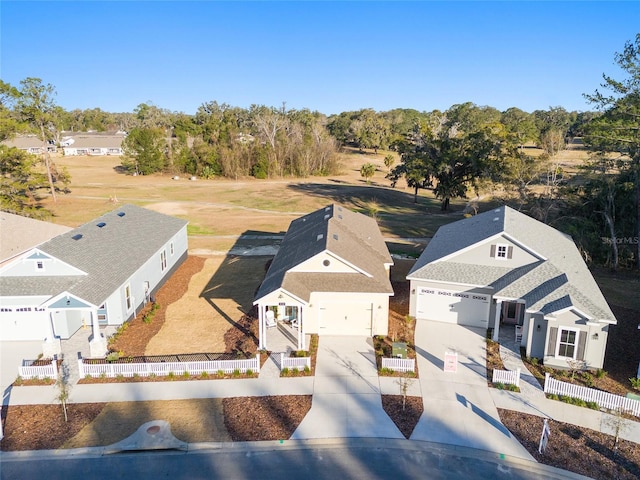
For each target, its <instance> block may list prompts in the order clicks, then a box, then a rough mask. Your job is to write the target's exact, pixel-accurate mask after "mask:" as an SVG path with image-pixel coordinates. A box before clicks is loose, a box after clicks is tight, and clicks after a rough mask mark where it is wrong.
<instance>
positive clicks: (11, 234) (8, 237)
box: [0, 212, 72, 267]
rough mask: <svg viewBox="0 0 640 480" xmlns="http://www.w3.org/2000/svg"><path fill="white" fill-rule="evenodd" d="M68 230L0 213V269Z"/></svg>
mask: <svg viewBox="0 0 640 480" xmlns="http://www.w3.org/2000/svg"><path fill="white" fill-rule="evenodd" d="M70 230H72V228H71V227H67V226H64V225H57V224H55V223H51V222H43V221H42V220H36V219H34V218H28V217H23V216H21V215H15V214H13V213H8V212H0V267H2V266H3V265H4V264H5V263H7V262H8V261H10V260H11V259H12V258H13V257H16V256H18V255H20V254H21V253H23V252H26V251H27V250H29V249H30V248H32V247H35V246H36V245H39V244H41V243H43V242H46V241H47V240H51V239H52V238H53V237H56V236H58V235H60V234H63V233H66V232H68V231H70Z"/></svg>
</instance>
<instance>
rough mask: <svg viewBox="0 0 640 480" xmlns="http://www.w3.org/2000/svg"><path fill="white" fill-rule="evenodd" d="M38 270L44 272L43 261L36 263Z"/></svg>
mask: <svg viewBox="0 0 640 480" xmlns="http://www.w3.org/2000/svg"><path fill="white" fill-rule="evenodd" d="M36 269H37V270H44V262H43V261H42V260H38V261H37V262H36Z"/></svg>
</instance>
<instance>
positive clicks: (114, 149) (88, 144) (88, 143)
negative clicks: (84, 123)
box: [60, 133, 126, 155]
mask: <svg viewBox="0 0 640 480" xmlns="http://www.w3.org/2000/svg"><path fill="white" fill-rule="evenodd" d="M125 138H126V134H124V133H115V134H107V133H75V134H73V135H70V136H65V137H63V138H62V140H61V141H60V146H61V147H62V151H63V152H64V154H65V155H122V142H123V140H124V139H125Z"/></svg>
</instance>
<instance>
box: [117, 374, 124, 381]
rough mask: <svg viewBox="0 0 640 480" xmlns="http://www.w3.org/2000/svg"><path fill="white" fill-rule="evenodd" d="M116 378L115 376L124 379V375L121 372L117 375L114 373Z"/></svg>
mask: <svg viewBox="0 0 640 480" xmlns="http://www.w3.org/2000/svg"><path fill="white" fill-rule="evenodd" d="M116 378H117V379H118V380H120V381H122V380H124V375H123V374H121V373H119V374H117V375H116Z"/></svg>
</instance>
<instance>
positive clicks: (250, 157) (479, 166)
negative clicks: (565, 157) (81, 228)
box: [0, 35, 640, 269]
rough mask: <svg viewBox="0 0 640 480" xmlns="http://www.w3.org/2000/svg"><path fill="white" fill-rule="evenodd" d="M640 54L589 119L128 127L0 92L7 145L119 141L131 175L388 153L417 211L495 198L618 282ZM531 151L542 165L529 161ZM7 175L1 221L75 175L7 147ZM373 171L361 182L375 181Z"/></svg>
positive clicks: (282, 172)
mask: <svg viewBox="0 0 640 480" xmlns="http://www.w3.org/2000/svg"><path fill="white" fill-rule="evenodd" d="M639 50H640V35H638V36H636V38H635V40H634V41H630V42H627V44H626V45H625V48H624V50H623V52H621V53H617V54H615V57H614V58H615V60H616V63H617V64H618V66H619V67H620V69H621V70H622V72H624V74H625V77H624V78H622V79H613V78H611V77H609V76H607V75H604V76H603V79H604V81H603V84H602V86H601V90H596V91H595V92H594V93H593V94H585V97H586V98H587V99H588V100H589V101H590V102H591V104H592V105H593V106H594V111H588V112H569V111H567V110H565V109H564V108H562V107H550V108H549V109H548V110H536V111H534V112H532V113H528V112H525V111H523V110H520V109H518V108H515V107H514V108H510V109H508V110H505V111H499V110H497V109H495V108H493V107H489V106H478V105H475V104H473V103H462V104H458V105H453V106H452V107H450V108H449V109H447V110H445V111H439V110H434V111H431V112H420V111H418V110H414V109H393V110H390V111H386V112H376V111H375V110H372V109H361V110H358V111H351V112H343V113H340V114H338V115H331V116H326V115H324V114H322V113H319V112H315V111H310V110H306V109H302V110H295V109H287V108H286V105H285V104H283V105H282V106H281V107H279V108H276V107H267V106H264V105H252V106H251V107H249V108H240V107H233V106H230V105H227V104H218V103H217V102H216V101H211V102H207V103H203V104H202V105H201V106H200V107H199V108H198V110H197V111H196V113H195V114H193V115H188V114H185V113H181V112H171V111H168V110H165V109H162V108H160V107H157V106H155V105H153V104H150V103H142V104H140V105H138V106H137V107H136V108H135V109H134V111H133V112H131V113H108V112H104V111H102V110H100V109H97V108H96V109H89V110H72V111H65V110H64V109H62V108H61V107H59V106H58V105H56V103H55V101H54V96H55V89H54V88H53V87H52V86H51V85H49V84H43V83H42V81H41V80H40V79H37V78H27V79H25V80H23V81H22V82H20V86H18V87H14V86H11V85H9V84H7V83H5V82H2V81H0V140H5V139H7V138H10V137H11V136H13V135H16V134H18V133H27V132H31V133H35V134H37V135H38V136H39V138H40V139H41V141H42V142H43V146H46V145H47V144H49V143H54V144H55V143H56V142H59V141H60V138H61V135H62V133H63V132H68V131H88V130H96V131H115V130H122V131H125V132H126V133H127V136H126V138H125V140H124V141H123V151H124V156H123V158H122V166H123V167H124V168H125V169H126V171H128V172H130V173H136V174H140V175H147V174H152V173H155V172H159V171H164V172H175V173H184V174H189V175H198V176H201V177H204V178H213V177H217V176H221V177H227V178H236V179H237V178H240V177H245V176H254V177H256V178H274V177H285V176H294V177H307V176H310V175H329V174H333V173H336V172H337V169H338V168H339V162H338V158H339V157H338V154H339V152H340V150H341V148H343V147H345V146H348V147H352V148H356V149H361V150H363V149H372V150H374V152H376V153H377V152H378V150H384V151H392V152H395V154H389V155H387V156H386V157H385V165H386V166H387V167H388V175H387V178H388V179H389V180H390V182H391V185H392V186H395V185H396V184H397V182H399V181H400V180H403V181H405V182H406V184H407V185H408V186H409V187H411V188H412V189H413V192H414V197H415V200H416V201H417V199H418V193H419V190H420V189H429V190H431V191H432V192H433V194H434V195H435V197H436V198H437V199H439V200H440V202H441V208H442V210H447V209H448V208H449V205H450V202H451V200H452V199H455V198H461V197H463V198H464V197H467V196H468V194H469V193H470V192H473V193H475V194H479V193H480V192H489V193H490V195H491V196H493V197H496V196H497V197H501V198H502V199H503V200H504V201H505V202H507V203H510V204H512V205H513V206H515V207H516V208H518V209H520V210H523V211H527V212H528V213H529V214H531V215H532V216H534V217H536V218H538V219H540V220H542V221H544V222H546V223H552V224H553V223H555V224H556V225H558V226H561V229H563V230H565V231H567V232H568V233H571V234H572V235H573V237H574V239H575V240H576V241H577V243H578V245H579V247H580V248H581V249H582V250H583V252H584V254H585V257H591V259H592V260H594V261H597V262H599V263H604V264H608V265H610V266H611V267H612V268H614V269H615V268H618V266H619V265H621V264H622V265H625V266H630V265H635V266H636V267H637V268H640V245H639V243H640V242H639V241H638V238H639V236H640V186H639V185H640V182H639V180H638V176H639V169H640V167H639V163H640V91H639V90H640V89H639V85H640V74H639V73H638V72H639V71H640V59H639V53H638V52H639ZM574 138H580V139H581V140H582V141H583V142H584V147H585V148H586V149H588V150H589V152H590V156H589V161H588V162H586V163H585V164H584V165H583V166H582V167H581V175H579V178H580V182H575V181H573V182H570V181H568V179H567V176H566V175H565V172H564V171H563V169H562V166H561V165H560V162H559V153H560V152H561V151H562V150H563V149H565V148H566V146H567V144H568V143H569V142H571V141H572V140H573V139H574ZM531 145H535V146H537V147H539V148H540V149H542V151H543V154H542V155H532V154H531V153H530V146H531ZM45 152H46V149H45ZM397 157H399V161H398V162H397V164H395V163H396V160H395V159H396V158H397ZM38 161H39V162H40V163H41V165H42V166H43V167H44V168H42V169H41V170H38V169H36V168H35V166H36V163H37V162H38ZM0 166H1V168H2V182H3V184H2V193H1V195H0V199H1V201H2V209H3V210H8V211H16V212H19V211H20V212H26V213H28V214H36V213H37V202H34V200H35V199H36V196H37V192H39V191H42V190H45V189H46V190H47V191H49V192H50V194H51V195H52V196H53V198H54V199H55V195H56V192H60V191H64V190H65V189H66V188H67V186H68V182H69V178H68V175H67V174H66V172H64V171H59V170H58V169H57V168H56V167H55V164H54V163H53V162H52V161H51V158H50V157H49V156H48V154H46V153H45V154H44V155H43V157H42V158H41V159H39V160H36V159H34V158H33V157H32V156H29V155H26V154H24V153H22V152H18V151H15V150H12V149H8V148H7V147H1V149H0ZM372 167H373V166H372V165H371V164H365V165H363V166H362V168H361V174H362V176H363V177H365V178H366V179H367V181H369V178H370V177H371V176H372V175H373V172H374V171H375V167H373V169H372ZM34 205H35V207H34ZM603 238H604V240H603Z"/></svg>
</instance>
